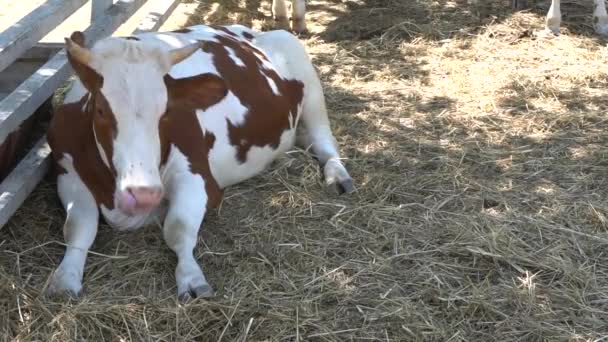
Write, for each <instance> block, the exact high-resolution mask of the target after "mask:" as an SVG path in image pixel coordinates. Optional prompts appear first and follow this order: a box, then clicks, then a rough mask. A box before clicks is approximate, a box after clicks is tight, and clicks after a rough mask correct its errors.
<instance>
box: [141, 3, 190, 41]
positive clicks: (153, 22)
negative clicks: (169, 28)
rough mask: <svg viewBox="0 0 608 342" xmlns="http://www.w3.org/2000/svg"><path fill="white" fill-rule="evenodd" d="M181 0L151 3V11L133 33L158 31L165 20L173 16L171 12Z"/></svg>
mask: <svg viewBox="0 0 608 342" xmlns="http://www.w3.org/2000/svg"><path fill="white" fill-rule="evenodd" d="M180 2H181V0H156V1H155V2H154V3H153V4H151V6H149V7H150V9H149V11H150V12H149V13H148V15H146V17H145V18H144V19H142V20H141V22H140V23H139V25H137V28H135V31H133V34H138V33H143V32H150V31H157V30H158V29H159V28H160V27H161V26H163V24H164V23H165V21H167V19H168V18H169V16H171V13H173V11H174V10H175V8H177V5H179V3H180Z"/></svg>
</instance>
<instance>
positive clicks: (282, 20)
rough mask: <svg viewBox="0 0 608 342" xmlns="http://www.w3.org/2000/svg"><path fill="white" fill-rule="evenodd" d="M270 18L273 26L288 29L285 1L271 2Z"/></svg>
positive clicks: (276, 0)
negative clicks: (272, 20) (272, 19)
mask: <svg viewBox="0 0 608 342" xmlns="http://www.w3.org/2000/svg"><path fill="white" fill-rule="evenodd" d="M272 16H273V18H274V21H275V24H276V25H277V26H278V27H279V28H285V29H287V28H289V21H288V20H287V7H286V6H285V0H273V1H272Z"/></svg>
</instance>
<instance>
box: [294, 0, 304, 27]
mask: <svg viewBox="0 0 608 342" xmlns="http://www.w3.org/2000/svg"><path fill="white" fill-rule="evenodd" d="M291 20H292V29H293V31H294V32H297V33H302V32H305V31H306V1H305V0H291Z"/></svg>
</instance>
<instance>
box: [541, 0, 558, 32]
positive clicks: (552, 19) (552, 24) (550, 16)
mask: <svg viewBox="0 0 608 342" xmlns="http://www.w3.org/2000/svg"><path fill="white" fill-rule="evenodd" d="M561 21H562V12H561V10H560V0H552V1H551V7H549V12H548V13H547V20H546V21H545V25H546V27H547V30H549V31H551V32H552V33H553V34H555V35H559V26H560V24H561Z"/></svg>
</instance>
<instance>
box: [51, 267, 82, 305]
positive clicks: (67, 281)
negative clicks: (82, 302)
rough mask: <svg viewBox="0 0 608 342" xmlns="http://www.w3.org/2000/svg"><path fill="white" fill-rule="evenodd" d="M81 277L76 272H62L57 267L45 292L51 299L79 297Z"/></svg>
mask: <svg viewBox="0 0 608 342" xmlns="http://www.w3.org/2000/svg"><path fill="white" fill-rule="evenodd" d="M81 279H82V277H80V275H79V274H78V272H76V271H69V270H64V269H62V268H61V267H59V268H58V269H57V270H55V272H54V273H53V277H52V278H51V282H50V283H49V286H48V288H47V289H46V292H47V294H48V295H49V296H52V297H70V298H76V297H79V296H80V294H81V293H82V283H81Z"/></svg>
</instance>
